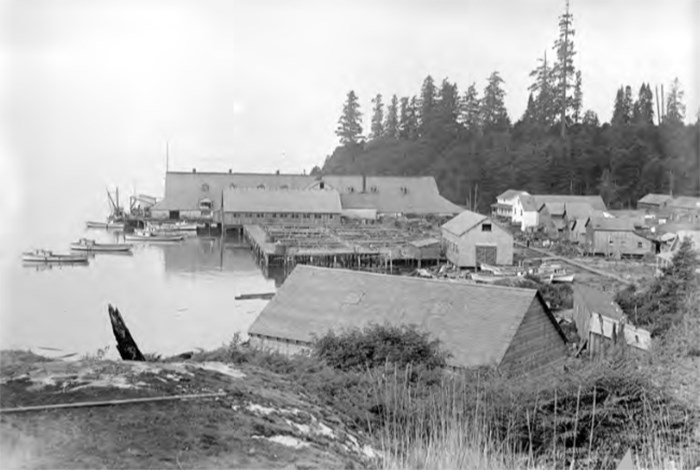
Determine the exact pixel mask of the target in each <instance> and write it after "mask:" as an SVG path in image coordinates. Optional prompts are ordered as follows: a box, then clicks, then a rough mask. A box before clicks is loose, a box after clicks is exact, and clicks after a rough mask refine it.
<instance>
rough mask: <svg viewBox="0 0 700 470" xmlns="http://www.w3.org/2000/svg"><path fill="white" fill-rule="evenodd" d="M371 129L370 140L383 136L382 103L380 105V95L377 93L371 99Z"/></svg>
mask: <svg viewBox="0 0 700 470" xmlns="http://www.w3.org/2000/svg"><path fill="white" fill-rule="evenodd" d="M372 104H373V105H374V107H373V108H372V127H371V133H370V138H371V139H378V138H379V137H381V136H383V135H384V103H382V95H381V93H378V94H377V96H375V97H374V98H372Z"/></svg>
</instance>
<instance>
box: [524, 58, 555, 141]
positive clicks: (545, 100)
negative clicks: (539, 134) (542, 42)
mask: <svg viewBox="0 0 700 470" xmlns="http://www.w3.org/2000/svg"><path fill="white" fill-rule="evenodd" d="M539 61H540V64H539V65H538V66H537V68H536V69H535V70H533V71H532V72H530V76H531V77H533V78H534V79H535V81H534V82H533V84H532V85H530V86H529V87H528V90H529V91H530V92H533V93H535V109H534V111H535V121H536V122H537V123H539V124H540V125H542V126H544V127H549V126H551V125H552V124H553V123H554V121H555V119H556V116H555V114H556V107H555V104H554V93H555V91H556V90H555V89H554V86H555V85H554V75H553V73H552V67H551V65H549V64H548V62H547V51H545V53H544V57H543V58H542V59H539Z"/></svg>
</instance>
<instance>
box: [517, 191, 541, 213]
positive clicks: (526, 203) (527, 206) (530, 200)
mask: <svg viewBox="0 0 700 470" xmlns="http://www.w3.org/2000/svg"><path fill="white" fill-rule="evenodd" d="M520 204H521V205H522V206H523V211H525V212H537V210H538V209H539V207H537V201H536V200H535V198H534V196H530V195H523V196H520Z"/></svg>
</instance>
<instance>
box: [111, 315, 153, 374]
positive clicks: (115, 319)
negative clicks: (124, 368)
mask: <svg viewBox="0 0 700 470" xmlns="http://www.w3.org/2000/svg"><path fill="white" fill-rule="evenodd" d="M107 310H108V311H109V321H110V322H111V323H112V331H113V332H114V337H115V338H116V340H117V350H118V351H119V355H120V356H121V357H122V359H124V360H125V361H145V360H146V359H145V358H144V357H143V354H141V351H139V347H138V346H137V345H136V341H134V338H132V337H131V333H129V329H128V328H127V327H126V323H124V320H123V319H122V316H121V314H120V313H119V310H118V309H116V308H113V307H112V305H109V307H108V309H107Z"/></svg>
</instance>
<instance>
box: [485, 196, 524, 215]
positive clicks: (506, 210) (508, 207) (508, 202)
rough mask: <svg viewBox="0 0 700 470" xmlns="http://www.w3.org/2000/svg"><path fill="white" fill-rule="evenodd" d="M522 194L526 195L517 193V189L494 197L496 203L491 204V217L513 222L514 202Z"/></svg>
mask: <svg viewBox="0 0 700 470" xmlns="http://www.w3.org/2000/svg"><path fill="white" fill-rule="evenodd" d="M523 194H527V192H525V191H519V190H517V189H509V190H508V191H505V192H504V193H502V194H500V195H498V196H496V203H495V204H491V215H492V216H494V217H503V218H505V219H509V220H513V217H514V215H515V208H514V205H515V201H516V200H517V199H518V197H519V196H521V195H523Z"/></svg>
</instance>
